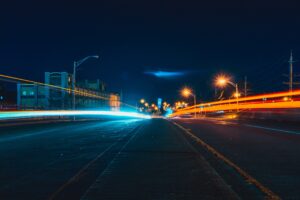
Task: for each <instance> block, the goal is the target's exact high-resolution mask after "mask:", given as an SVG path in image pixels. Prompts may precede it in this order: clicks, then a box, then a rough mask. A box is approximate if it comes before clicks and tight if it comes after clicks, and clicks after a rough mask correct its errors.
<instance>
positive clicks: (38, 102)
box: [17, 83, 47, 109]
mask: <svg viewBox="0 0 300 200" xmlns="http://www.w3.org/2000/svg"><path fill="white" fill-rule="evenodd" d="M45 94H46V89H45V87H44V86H39V85H37V84H21V83H18V84H17V106H18V108H19V109H45V108H47V98H46V95H45Z"/></svg>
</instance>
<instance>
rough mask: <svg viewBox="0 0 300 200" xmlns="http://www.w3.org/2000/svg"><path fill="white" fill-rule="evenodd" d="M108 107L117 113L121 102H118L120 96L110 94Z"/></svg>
mask: <svg viewBox="0 0 300 200" xmlns="http://www.w3.org/2000/svg"><path fill="white" fill-rule="evenodd" d="M109 106H110V108H111V110H114V111H119V110H120V106H121V102H120V95H119V94H116V93H115V94H113V93H111V94H110V96H109Z"/></svg>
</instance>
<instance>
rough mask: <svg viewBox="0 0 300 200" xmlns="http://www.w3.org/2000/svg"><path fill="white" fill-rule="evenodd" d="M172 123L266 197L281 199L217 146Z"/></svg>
mask: <svg viewBox="0 0 300 200" xmlns="http://www.w3.org/2000/svg"><path fill="white" fill-rule="evenodd" d="M172 123H173V124H174V125H175V126H177V127H178V128H180V129H181V130H183V132H184V133H186V134H187V135H188V136H190V137H191V138H192V139H193V140H195V141H196V142H197V143H198V144H200V145H201V146H203V147H204V148H205V149H206V150H207V151H209V152H210V153H212V154H213V155H215V156H216V157H217V158H219V159H220V160H222V161H223V162H225V163H226V164H227V165H229V166H230V167H232V168H233V169H234V170H236V171H237V172H238V173H239V174H240V175H241V176H242V177H244V178H245V179H246V181H247V182H248V183H251V184H253V185H255V186H256V187H257V188H258V189H259V190H261V191H262V192H263V193H264V194H265V195H266V199H281V198H280V197H279V196H278V195H277V194H275V193H274V192H272V191H271V190H270V189H269V188H267V187H265V186H264V185H263V184H261V183H260V182H259V181H258V180H256V179H255V178H254V177H252V176H251V175H249V174H248V173H247V172H245V171H244V170H242V169H241V168H240V167H239V166H238V165H236V164H235V163H233V162H232V161H231V160H229V159H228V158H226V157H225V156H224V155H223V154H221V153H220V152H218V151H217V150H216V149H215V148H213V147H212V146H210V145H208V144H207V143H205V142H204V141H203V140H201V139H200V138H199V137H197V136H196V135H195V134H193V133H192V132H191V131H189V130H188V129H186V128H184V127H183V126H181V125H179V124H178V123H176V122H173V121H172Z"/></svg>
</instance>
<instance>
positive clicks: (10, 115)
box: [0, 110, 151, 120]
mask: <svg viewBox="0 0 300 200" xmlns="http://www.w3.org/2000/svg"><path fill="white" fill-rule="evenodd" d="M54 116H95V117H97V116H107V117H109V116H112V117H132V118H142V119H150V118H151V117H150V116H149V115H144V114H140V113H136V112H121V111H97V110H90V111H67V110H56V111H10V112H0V120H9V119H19V118H34V117H54Z"/></svg>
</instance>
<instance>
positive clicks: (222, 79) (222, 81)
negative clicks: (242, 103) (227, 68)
mask: <svg viewBox="0 0 300 200" xmlns="http://www.w3.org/2000/svg"><path fill="white" fill-rule="evenodd" d="M227 84H229V85H231V86H233V87H234V88H235V93H234V94H233V96H234V97H235V98H236V104H237V111H238V104H239V97H240V96H241V94H240V93H239V88H238V84H237V83H233V82H231V81H230V78H229V77H227V76H225V75H218V76H217V77H216V79H215V85H216V86H218V87H225V86H226V85H227Z"/></svg>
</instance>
